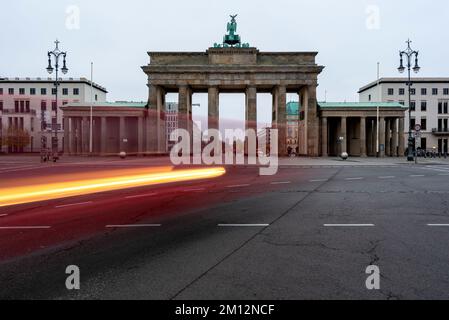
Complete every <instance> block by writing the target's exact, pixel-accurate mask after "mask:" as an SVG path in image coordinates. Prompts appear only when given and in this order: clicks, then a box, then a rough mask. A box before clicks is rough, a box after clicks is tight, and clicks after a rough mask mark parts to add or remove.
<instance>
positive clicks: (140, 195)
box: [125, 192, 157, 199]
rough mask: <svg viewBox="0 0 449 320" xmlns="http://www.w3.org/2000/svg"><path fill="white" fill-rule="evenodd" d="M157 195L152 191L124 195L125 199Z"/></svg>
mask: <svg viewBox="0 0 449 320" xmlns="http://www.w3.org/2000/svg"><path fill="white" fill-rule="evenodd" d="M155 195H157V193H155V192H153V193H145V194H138V195H135V196H127V197H125V199H135V198H145V197H152V196H155Z"/></svg>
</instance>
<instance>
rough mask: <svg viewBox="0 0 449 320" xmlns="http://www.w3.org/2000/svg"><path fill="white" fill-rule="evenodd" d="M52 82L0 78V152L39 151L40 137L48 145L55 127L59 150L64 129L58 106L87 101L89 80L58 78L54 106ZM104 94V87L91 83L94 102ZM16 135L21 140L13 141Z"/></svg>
mask: <svg viewBox="0 0 449 320" xmlns="http://www.w3.org/2000/svg"><path fill="white" fill-rule="evenodd" d="M54 82H55V80H54V79H52V78H0V135H1V136H2V141H3V143H2V144H1V149H0V152H6V153H14V152H40V150H41V140H44V143H45V144H46V145H47V146H48V147H50V146H51V137H52V136H54V129H53V128H55V127H56V128H57V130H58V142H59V150H60V151H62V150H63V146H64V142H65V141H64V129H65V128H64V125H63V121H62V118H63V113H62V111H61V110H60V107H62V106H63V105H66V104H68V103H73V102H75V103H87V102H90V100H91V83H90V81H89V80H87V79H85V78H79V79H74V78H67V79H60V85H59V88H58V105H56V100H55V85H54ZM106 94H107V91H106V89H105V88H103V87H101V86H99V85H97V84H95V83H94V84H93V100H94V101H96V102H103V101H106ZM56 109H58V110H59V111H58V112H57V113H56ZM56 114H57V117H56ZM52 129H53V130H52ZM16 136H22V139H19V140H20V141H19V142H17V140H18V139H17V137H16ZM25 136H26V138H25Z"/></svg>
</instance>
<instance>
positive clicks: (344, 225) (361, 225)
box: [324, 223, 375, 227]
mask: <svg viewBox="0 0 449 320" xmlns="http://www.w3.org/2000/svg"><path fill="white" fill-rule="evenodd" d="M324 226H325V227H375V225H374V224H371V223H368V224H324Z"/></svg>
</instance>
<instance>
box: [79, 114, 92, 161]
mask: <svg viewBox="0 0 449 320" xmlns="http://www.w3.org/2000/svg"><path fill="white" fill-rule="evenodd" d="M89 127H90V123H89V117H83V126H82V129H81V131H82V138H81V139H82V143H83V150H82V153H84V154H87V153H89V139H90V134H89Z"/></svg>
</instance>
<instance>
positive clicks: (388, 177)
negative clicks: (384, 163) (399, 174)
mask: <svg viewBox="0 0 449 320" xmlns="http://www.w3.org/2000/svg"><path fill="white" fill-rule="evenodd" d="M394 178H396V177H395V176H381V177H379V179H394Z"/></svg>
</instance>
